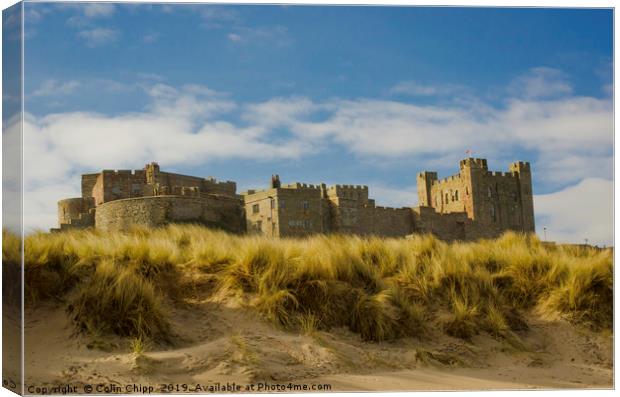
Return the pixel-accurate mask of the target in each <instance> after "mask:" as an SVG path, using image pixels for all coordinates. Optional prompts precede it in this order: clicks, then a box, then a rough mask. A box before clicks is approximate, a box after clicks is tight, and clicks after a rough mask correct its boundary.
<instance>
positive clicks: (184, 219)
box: [95, 196, 245, 233]
mask: <svg viewBox="0 0 620 397" xmlns="http://www.w3.org/2000/svg"><path fill="white" fill-rule="evenodd" d="M168 223H200V224H203V225H206V226H209V227H215V228H220V229H224V230H227V231H230V232H234V233H242V232H243V231H244V230H245V227H244V226H245V222H244V217H243V211H242V208H241V203H240V202H239V200H237V199H231V198H228V197H220V196H212V197H184V196H152V197H141V198H131V199H122V200H115V201H110V202H107V203H104V204H101V205H99V206H98V207H97V210H96V213H95V226H96V227H97V228H101V229H103V230H126V229H128V228H129V227H131V226H132V225H143V226H147V227H156V226H161V225H165V224H168Z"/></svg>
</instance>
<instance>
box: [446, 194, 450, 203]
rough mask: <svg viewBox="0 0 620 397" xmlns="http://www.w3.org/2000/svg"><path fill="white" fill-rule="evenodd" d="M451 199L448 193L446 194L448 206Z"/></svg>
mask: <svg viewBox="0 0 620 397" xmlns="http://www.w3.org/2000/svg"><path fill="white" fill-rule="evenodd" d="M449 200H450V198H449V197H448V193H446V204H448V203H449V202H450V201H449Z"/></svg>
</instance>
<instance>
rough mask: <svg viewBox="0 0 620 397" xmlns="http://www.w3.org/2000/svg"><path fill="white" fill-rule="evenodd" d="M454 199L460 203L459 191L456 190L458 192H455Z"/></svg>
mask: <svg viewBox="0 0 620 397" xmlns="http://www.w3.org/2000/svg"><path fill="white" fill-rule="evenodd" d="M454 199H455V200H456V201H459V191H458V190H456V191H455V192H454Z"/></svg>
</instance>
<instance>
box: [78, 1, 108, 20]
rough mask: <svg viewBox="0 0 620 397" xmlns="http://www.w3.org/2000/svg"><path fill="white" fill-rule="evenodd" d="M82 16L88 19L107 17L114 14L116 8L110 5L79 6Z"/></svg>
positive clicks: (88, 4)
mask: <svg viewBox="0 0 620 397" xmlns="http://www.w3.org/2000/svg"><path fill="white" fill-rule="evenodd" d="M81 8H82V12H83V13H84V16H86V17H88V18H100V17H109V16H112V15H113V14H114V11H116V8H115V7H114V4H110V3H87V4H82V5H81Z"/></svg>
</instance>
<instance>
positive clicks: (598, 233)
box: [534, 178, 614, 245]
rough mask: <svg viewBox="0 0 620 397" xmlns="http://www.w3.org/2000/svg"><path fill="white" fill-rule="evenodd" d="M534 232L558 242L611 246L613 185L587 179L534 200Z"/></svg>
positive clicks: (606, 181)
mask: <svg viewBox="0 0 620 397" xmlns="http://www.w3.org/2000/svg"><path fill="white" fill-rule="evenodd" d="M534 213H535V214H536V221H537V224H536V230H537V231H538V235H539V236H541V238H544V229H543V228H547V239H548V240H550V241H557V242H571V243H583V242H584V241H585V239H588V242H589V243H592V244H599V245H601V244H604V245H610V244H612V243H613V241H612V236H613V224H614V220H613V182H612V181H611V180H607V179H601V178H587V179H584V180H582V181H581V182H579V183H578V184H576V185H573V186H570V187H568V188H566V189H564V190H561V191H558V192H555V193H550V194H544V195H536V196H534Z"/></svg>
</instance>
